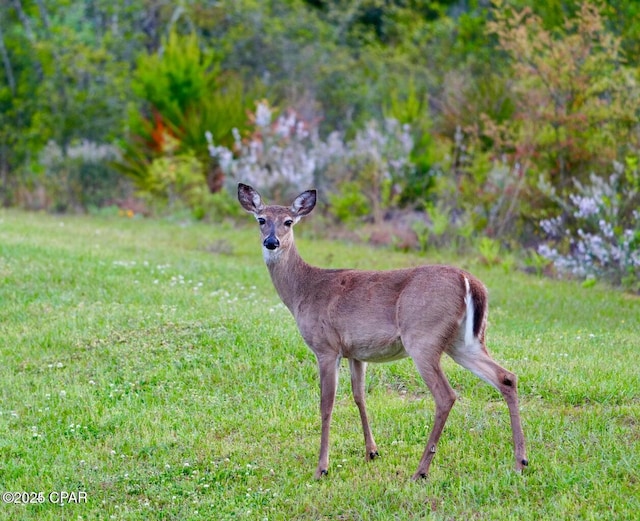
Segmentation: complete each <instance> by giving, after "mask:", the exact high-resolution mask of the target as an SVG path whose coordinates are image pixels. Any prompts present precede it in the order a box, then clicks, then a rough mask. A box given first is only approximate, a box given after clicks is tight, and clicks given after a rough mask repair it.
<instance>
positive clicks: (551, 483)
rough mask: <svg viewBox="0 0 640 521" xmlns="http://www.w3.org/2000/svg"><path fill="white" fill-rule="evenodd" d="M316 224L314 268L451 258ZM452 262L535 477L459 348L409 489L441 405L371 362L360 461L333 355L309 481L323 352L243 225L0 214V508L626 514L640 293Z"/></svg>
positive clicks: (16, 513)
mask: <svg viewBox="0 0 640 521" xmlns="http://www.w3.org/2000/svg"><path fill="white" fill-rule="evenodd" d="M309 219H310V221H312V220H313V216H312V217H310V218H309ZM247 221H248V223H247V224H252V219H251V218H250V217H247ZM305 227H306V230H305ZM312 228H313V226H312V223H311V222H307V223H301V224H300V225H299V226H298V229H297V233H298V243H299V249H300V251H301V254H302V255H303V257H305V259H306V260H307V261H309V262H311V263H313V264H317V265H322V266H326V267H347V266H348V267H361V268H365V267H366V268H392V267H404V266H411V265H415V264H418V263H423V262H428V261H432V262H433V261H434V260H436V261H438V262H440V261H442V260H443V259H441V258H437V259H435V258H433V257H427V258H424V257H419V256H415V255H411V254H402V253H394V252H389V251H387V250H376V249H371V248H367V247H364V246H354V245H348V244H344V243H339V242H331V241H326V240H319V239H316V240H312V239H311V235H312ZM305 231H306V234H305ZM317 234H318V232H315V235H317ZM445 260H446V259H445ZM449 261H450V262H452V263H454V264H458V265H460V266H462V267H465V268H467V269H470V270H471V271H473V272H474V273H475V274H477V275H478V276H479V277H480V278H481V279H482V280H484V281H485V283H486V284H487V286H488V288H489V292H490V299H491V301H490V315H489V317H490V323H489V330H488V344H489V349H490V350H491V352H492V354H493V355H494V357H495V358H496V360H497V361H498V362H499V363H501V364H502V365H504V366H505V367H507V368H508V369H510V370H512V371H513V372H515V373H516V374H517V375H518V377H519V388H520V395H521V410H522V419H523V427H524V430H525V436H526V438H527V442H528V456H529V461H530V464H529V467H528V468H527V469H526V471H525V473H524V474H523V475H519V474H516V473H515V472H514V471H513V454H512V449H511V433H510V429H509V418H508V413H507V408H506V404H505V403H504V401H503V400H502V398H501V397H500V396H499V394H498V393H497V392H496V391H495V390H493V389H492V388H490V387H489V386H487V385H486V384H484V383H483V382H481V381H480V380H479V379H477V378H476V377H475V376H473V375H472V374H470V373H469V372H467V371H465V370H463V369H461V368H459V367H458V366H456V365H455V364H454V363H453V362H451V360H449V359H446V360H444V361H443V365H444V367H445V371H446V372H447V374H448V375H449V378H450V380H451V383H452V385H453V387H454V388H455V389H456V391H457V392H458V393H459V399H458V401H457V402H456V404H455V406H454V408H453V410H452V413H451V415H450V417H449V420H448V423H447V426H446V427H445V431H444V434H443V436H442V438H441V441H440V444H439V446H438V454H437V455H436V457H435V459H434V462H433V465H432V467H431V474H430V477H429V479H428V480H424V481H422V482H412V481H410V477H411V475H412V473H413V472H414V471H415V469H416V467H417V464H418V461H419V459H420V455H421V453H422V451H423V449H424V445H425V443H426V438H427V435H428V431H429V429H430V426H431V424H432V419H433V401H432V399H431V397H430V395H429V393H428V391H427V389H426V386H425V385H424V384H423V383H422V381H421V380H420V378H419V376H418V374H417V372H416V371H415V369H414V367H413V365H412V362H411V361H410V360H402V361H398V362H395V363H392V364H385V365H371V366H370V367H369V375H368V386H367V388H368V409H369V414H370V420H371V423H372V428H373V431H374V435H375V437H376V441H377V443H378V447H379V450H380V455H381V458H380V459H378V460H376V461H374V462H371V463H367V462H366V461H365V458H364V442H363V439H362V433H361V427H360V421H359V418H358V413H357V409H356V407H355V405H354V404H353V401H352V399H351V395H350V385H349V378H348V370H347V368H346V364H343V371H342V376H341V385H340V388H339V391H338V397H337V402H336V408H335V411H334V418H333V425H332V445H331V462H330V474H329V476H328V477H327V478H325V479H323V480H321V481H314V480H313V479H312V476H313V472H314V470H315V465H316V463H317V453H318V448H319V440H320V418H319V390H318V380H317V373H316V364H315V359H314V358H313V355H312V354H311V352H310V351H309V350H308V349H307V348H306V347H305V345H304V344H303V342H302V340H301V338H300V336H299V334H298V332H297V329H296V327H295V323H294V321H293V319H292V317H291V316H290V315H289V312H288V311H287V309H286V308H285V307H284V306H283V305H282V304H281V303H280V302H279V300H278V298H277V295H276V293H275V290H274V289H273V287H272V286H271V281H270V280H269V277H268V273H267V270H266V268H265V266H264V265H263V261H262V255H261V252H260V245H259V242H258V235H257V230H256V229H254V228H253V226H251V227H244V226H243V227H240V228H239V229H238V228H237V227H236V226H233V225H232V224H231V223H218V224H209V225H207V224H193V223H180V222H170V221H157V220H156V221H154V220H144V219H126V218H122V217H115V216H111V217H71V216H50V215H40V214H27V213H20V212H13V211H0V349H1V356H2V364H1V366H0V378H1V382H2V388H1V390H0V397H1V399H0V433H1V434H0V489H1V491H2V492H4V493H5V494H4V495H3V504H0V519H11V520H13V519H15V520H23V519H24V520H29V519H38V520H59V519H68V520H79V519H82V520H89V519H115V520H134V519H135V520H138V519H140V520H142V519H163V520H198V519H203V520H226V519H247V520H259V521H261V520H303V519H316V520H341V521H351V520H389V519H393V520H409V519H411V520H416V519H434V520H437V519H443V520H445V519H446V520H450V519H451V520H468V519H474V520H475V519H478V520H485V519H486V520H488V519H518V520H541V519H549V520H557V519H572V520H573V519H611V520H624V519H636V518H637V515H638V512H639V511H640V481H639V472H638V469H640V369H639V368H640V334H639V333H640V299H638V298H637V297H634V296H631V295H628V294H625V293H622V292H618V291H614V290H610V289H607V288H605V287H600V286H595V287H591V288H583V287H582V286H580V285H579V284H577V283H570V282H557V281H551V280H546V279H542V278H537V277H533V276H528V275H525V274H522V273H518V272H510V273H505V271H504V270H503V269H502V268H500V267H494V268H488V267H484V266H481V265H476V264H475V263H474V262H473V259H470V260H465V259H449ZM17 492H25V493H27V494H15V493H17ZM7 493H8V494H7ZM65 493H66V494H68V496H65V495H64V494H65ZM24 500H27V502H28V503H29V504H15V503H16V502H24ZM7 501H8V503H7ZM59 503H63V504H59Z"/></svg>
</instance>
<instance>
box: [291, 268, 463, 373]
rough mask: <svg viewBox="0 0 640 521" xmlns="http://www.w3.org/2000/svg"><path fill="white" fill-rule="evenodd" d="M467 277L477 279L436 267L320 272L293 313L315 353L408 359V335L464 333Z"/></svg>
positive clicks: (315, 273)
mask: <svg viewBox="0 0 640 521" xmlns="http://www.w3.org/2000/svg"><path fill="white" fill-rule="evenodd" d="M465 276H467V277H471V275H468V274H466V273H465V272H463V271H462V270H459V269H457V268H453V267H450V266H436V265H434V266H420V267H417V268H409V269H400V270H391V271H361V270H322V269H319V268H314V269H313V272H312V273H310V274H309V277H308V278H307V280H306V281H305V285H306V286H307V288H306V289H305V291H304V292H302V294H304V295H306V296H305V297H303V298H302V299H301V300H300V301H299V302H298V305H297V307H296V309H294V310H292V311H294V315H295V316H296V320H297V322H298V326H299V328H300V331H301V333H302V335H303V337H304V338H305V340H306V342H307V343H308V344H309V346H310V347H311V348H312V349H313V348H314V346H318V347H320V346H326V345H330V346H332V348H333V350H337V351H338V352H339V353H341V354H342V356H344V357H346V358H357V359H361V360H365V361H388V360H393V359H395V358H401V357H403V356H407V353H406V351H405V350H404V347H403V345H402V342H401V340H402V338H404V337H407V336H416V337H417V336H419V335H434V334H435V335H437V336H439V337H442V338H443V339H444V338H445V337H447V338H448V337H449V336H450V335H451V334H452V332H457V331H458V328H459V326H460V323H461V320H462V318H463V316H464V313H465V305H464V295H465V283H464V278H465ZM471 278H472V277H471ZM472 279H473V278H472ZM445 347H446V346H443V347H442V348H443V349H444V348H445Z"/></svg>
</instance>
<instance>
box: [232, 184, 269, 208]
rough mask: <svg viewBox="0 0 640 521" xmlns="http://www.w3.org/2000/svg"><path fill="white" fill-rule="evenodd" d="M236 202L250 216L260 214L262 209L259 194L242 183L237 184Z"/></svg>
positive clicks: (262, 205)
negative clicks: (250, 214)
mask: <svg viewBox="0 0 640 521" xmlns="http://www.w3.org/2000/svg"><path fill="white" fill-rule="evenodd" d="M238 201H240V204H241V205H242V207H243V208H244V209H245V210H246V211H247V212H250V213H252V214H256V213H260V212H261V211H262V210H263V209H264V203H263V202H262V197H260V194H259V193H258V192H257V191H256V190H255V189H254V188H253V187H252V186H249V185H245V184H243V183H238Z"/></svg>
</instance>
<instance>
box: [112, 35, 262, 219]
mask: <svg viewBox="0 0 640 521" xmlns="http://www.w3.org/2000/svg"><path fill="white" fill-rule="evenodd" d="M133 89H134V91H135V92H136V94H137V95H138V97H139V100H140V102H139V104H138V106H136V107H135V108H134V109H133V110H132V112H131V116H130V122H131V129H132V133H131V135H130V136H129V137H128V139H127V141H126V142H125V143H124V144H123V148H124V150H125V153H124V158H123V161H122V163H121V164H120V169H121V171H122V172H124V173H125V174H127V175H128V176H129V177H131V178H132V179H133V180H134V182H135V183H136V185H137V186H138V188H139V189H140V190H141V191H143V192H145V193H147V194H155V195H158V194H163V193H165V192H164V191H163V190H160V191H158V190H157V187H158V186H161V185H162V184H163V182H164V180H163V179H160V178H158V176H160V175H161V169H159V168H158V167H157V166H158V165H163V164H165V163H167V161H168V163H170V164H183V163H184V162H185V161H186V160H187V159H188V161H187V162H189V164H195V163H193V161H192V159H195V160H197V162H198V164H200V165H201V170H202V171H201V176H200V177H201V183H202V186H203V187H206V184H208V185H209V188H210V189H211V191H214V190H215V189H217V188H218V187H219V186H221V182H220V181H221V176H222V175H223V173H222V172H221V171H220V169H219V165H217V164H216V163H215V161H214V160H213V159H212V158H211V156H210V155H209V153H208V148H207V139H206V137H205V134H206V133H207V132H210V133H211V136H212V138H213V141H214V142H216V143H224V144H229V145H230V144H231V143H232V142H233V138H232V134H231V130H232V129H233V128H243V127H244V126H245V124H246V109H247V100H248V99H250V98H251V97H252V96H251V95H247V94H246V89H245V87H244V85H243V83H242V82H241V80H240V79H238V77H236V76H234V75H233V74H230V73H223V72H221V66H220V55H218V54H216V53H214V52H212V51H209V50H207V49H204V48H202V46H201V45H200V43H199V41H198V38H197V36H196V35H195V34H190V35H186V36H184V35H180V34H178V33H177V32H175V31H172V32H171V33H170V34H169V35H168V37H167V38H165V39H164V40H163V43H162V47H161V49H160V51H159V52H158V53H152V54H147V53H145V54H143V55H141V56H139V57H138V60H137V68H136V70H135V72H134V78H133ZM189 171H192V168H190V169H189ZM193 182H194V181H193V180H192V181H190V185H191V184H193ZM190 190H191V189H190ZM181 195H184V194H180V193H174V194H173V195H172V198H175V197H176V196H177V197H180V196H181ZM184 202H185V203H186V204H187V205H190V198H189V197H186V200H185V201H184ZM199 213H201V212H199Z"/></svg>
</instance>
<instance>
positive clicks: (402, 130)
mask: <svg viewBox="0 0 640 521" xmlns="http://www.w3.org/2000/svg"><path fill="white" fill-rule="evenodd" d="M273 112H274V110H273V108H272V107H271V106H270V105H269V104H268V102H267V101H266V100H263V101H260V102H258V103H257V104H256V111H255V113H254V114H252V115H251V117H250V119H251V121H252V124H253V129H252V131H251V134H250V135H249V136H248V137H246V138H245V139H243V138H242V136H241V134H240V132H238V131H236V132H234V135H235V138H236V144H235V153H236V155H237V157H236V158H234V155H233V153H232V152H231V151H230V150H229V149H227V148H226V147H224V146H220V145H218V146H215V145H214V143H213V141H212V142H211V143H210V147H209V150H210V153H211V154H212V157H214V158H215V160H216V161H218V162H221V164H222V166H223V168H224V169H225V170H229V171H230V172H232V175H233V179H234V180H235V181H242V182H248V183H251V184H253V185H255V186H256V187H258V188H259V189H260V190H261V191H263V193H265V194H266V195H267V196H268V197H272V198H282V197H284V196H285V194H289V193H290V192H291V191H294V190H295V191H302V190H304V189H306V188H308V187H309V186H311V185H313V184H315V185H317V186H319V187H321V188H322V189H323V190H324V191H326V192H327V193H328V194H330V195H329V200H330V201H332V202H333V203H334V204H335V206H336V211H337V212H338V215H339V216H343V217H344V216H345V209H346V208H348V206H349V204H350V203H359V204H358V205H357V207H356V208H353V212H354V213H353V214H352V215H356V214H359V213H360V212H361V211H364V209H363V208H362V207H361V204H360V203H362V202H363V198H364V200H366V202H367V205H368V208H369V209H368V211H367V214H369V215H371V216H372V218H373V219H374V221H376V222H380V221H382V218H383V211H384V210H385V209H388V208H389V207H391V206H393V205H394V204H395V203H394V199H395V198H396V197H397V193H399V191H400V189H399V188H397V187H396V185H397V186H403V185H404V184H406V180H407V175H408V173H409V172H411V171H412V170H413V168H414V166H413V164H412V162H411V160H410V158H409V155H410V153H411V150H412V148H413V141H412V139H411V134H410V127H409V126H408V125H400V124H399V123H398V122H397V121H396V120H393V119H387V120H386V121H385V124H384V127H383V128H382V129H381V128H380V126H379V125H378V124H377V123H376V122H375V121H370V122H369V123H368V124H367V125H366V127H365V128H364V129H363V130H361V131H358V132H356V135H355V136H354V138H353V139H352V140H350V141H345V140H344V138H343V135H342V134H340V133H339V132H333V133H332V134H330V135H329V136H328V137H327V139H326V140H322V139H321V138H320V137H319V133H318V128H317V126H315V125H314V124H313V123H312V122H308V121H304V120H303V119H302V118H301V117H300V115H299V114H298V113H296V112H295V111H294V110H293V109H289V110H287V111H285V112H283V113H282V114H281V115H280V116H279V117H278V118H277V119H276V120H275V121H273ZM231 188H232V189H235V187H231ZM353 190H356V191H357V192H359V194H360V196H357V197H356V196H354V195H353V194H352V193H351V192H352V191H353Z"/></svg>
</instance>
